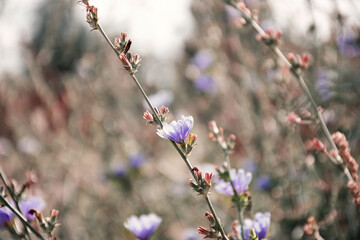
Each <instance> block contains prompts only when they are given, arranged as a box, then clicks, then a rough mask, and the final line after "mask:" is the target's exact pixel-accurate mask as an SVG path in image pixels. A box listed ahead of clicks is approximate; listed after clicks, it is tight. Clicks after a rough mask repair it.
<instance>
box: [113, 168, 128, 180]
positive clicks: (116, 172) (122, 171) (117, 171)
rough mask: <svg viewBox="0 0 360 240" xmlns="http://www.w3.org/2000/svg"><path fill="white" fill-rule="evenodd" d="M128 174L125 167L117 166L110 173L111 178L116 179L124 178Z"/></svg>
mask: <svg viewBox="0 0 360 240" xmlns="http://www.w3.org/2000/svg"><path fill="white" fill-rule="evenodd" d="M127 172H128V170H127V168H126V167H125V166H123V165H117V166H115V167H114V168H113V169H112V171H111V172H110V176H111V177H115V178H124V177H125V176H126V174H127Z"/></svg>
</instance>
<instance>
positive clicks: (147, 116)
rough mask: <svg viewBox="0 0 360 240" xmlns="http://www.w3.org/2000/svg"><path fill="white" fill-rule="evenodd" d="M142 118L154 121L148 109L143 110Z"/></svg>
mask: <svg viewBox="0 0 360 240" xmlns="http://www.w3.org/2000/svg"><path fill="white" fill-rule="evenodd" d="M143 118H144V119H145V120H147V121H149V122H152V121H154V117H153V115H152V114H151V113H150V112H149V111H148V110H147V111H146V112H144V115H143Z"/></svg>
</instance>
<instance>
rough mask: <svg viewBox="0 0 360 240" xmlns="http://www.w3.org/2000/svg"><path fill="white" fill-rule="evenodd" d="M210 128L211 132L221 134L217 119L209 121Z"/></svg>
mask: <svg viewBox="0 0 360 240" xmlns="http://www.w3.org/2000/svg"><path fill="white" fill-rule="evenodd" d="M209 129H210V132H212V133H214V134H215V135H217V134H219V128H218V127H217V124H216V122H215V121H210V122H209Z"/></svg>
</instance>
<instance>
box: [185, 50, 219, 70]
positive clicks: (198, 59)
mask: <svg viewBox="0 0 360 240" xmlns="http://www.w3.org/2000/svg"><path fill="white" fill-rule="evenodd" d="M191 63H192V64H193V65H195V66H196V67H197V68H199V69H200V70H205V69H207V68H209V67H210V66H211V65H212V64H213V63H214V56H213V54H212V53H211V52H210V51H208V50H201V51H199V52H197V53H196V54H195V56H194V57H193V58H192V59H191Z"/></svg>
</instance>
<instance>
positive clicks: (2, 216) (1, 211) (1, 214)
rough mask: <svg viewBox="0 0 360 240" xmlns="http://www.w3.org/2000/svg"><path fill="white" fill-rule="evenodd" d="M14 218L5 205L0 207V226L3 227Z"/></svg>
mask: <svg viewBox="0 0 360 240" xmlns="http://www.w3.org/2000/svg"><path fill="white" fill-rule="evenodd" d="M13 218H14V213H13V212H11V211H10V209H8V208H7V207H2V208H0V228H4V227H5V225H6V224H7V223H8V222H10V221H12V220H13Z"/></svg>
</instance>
